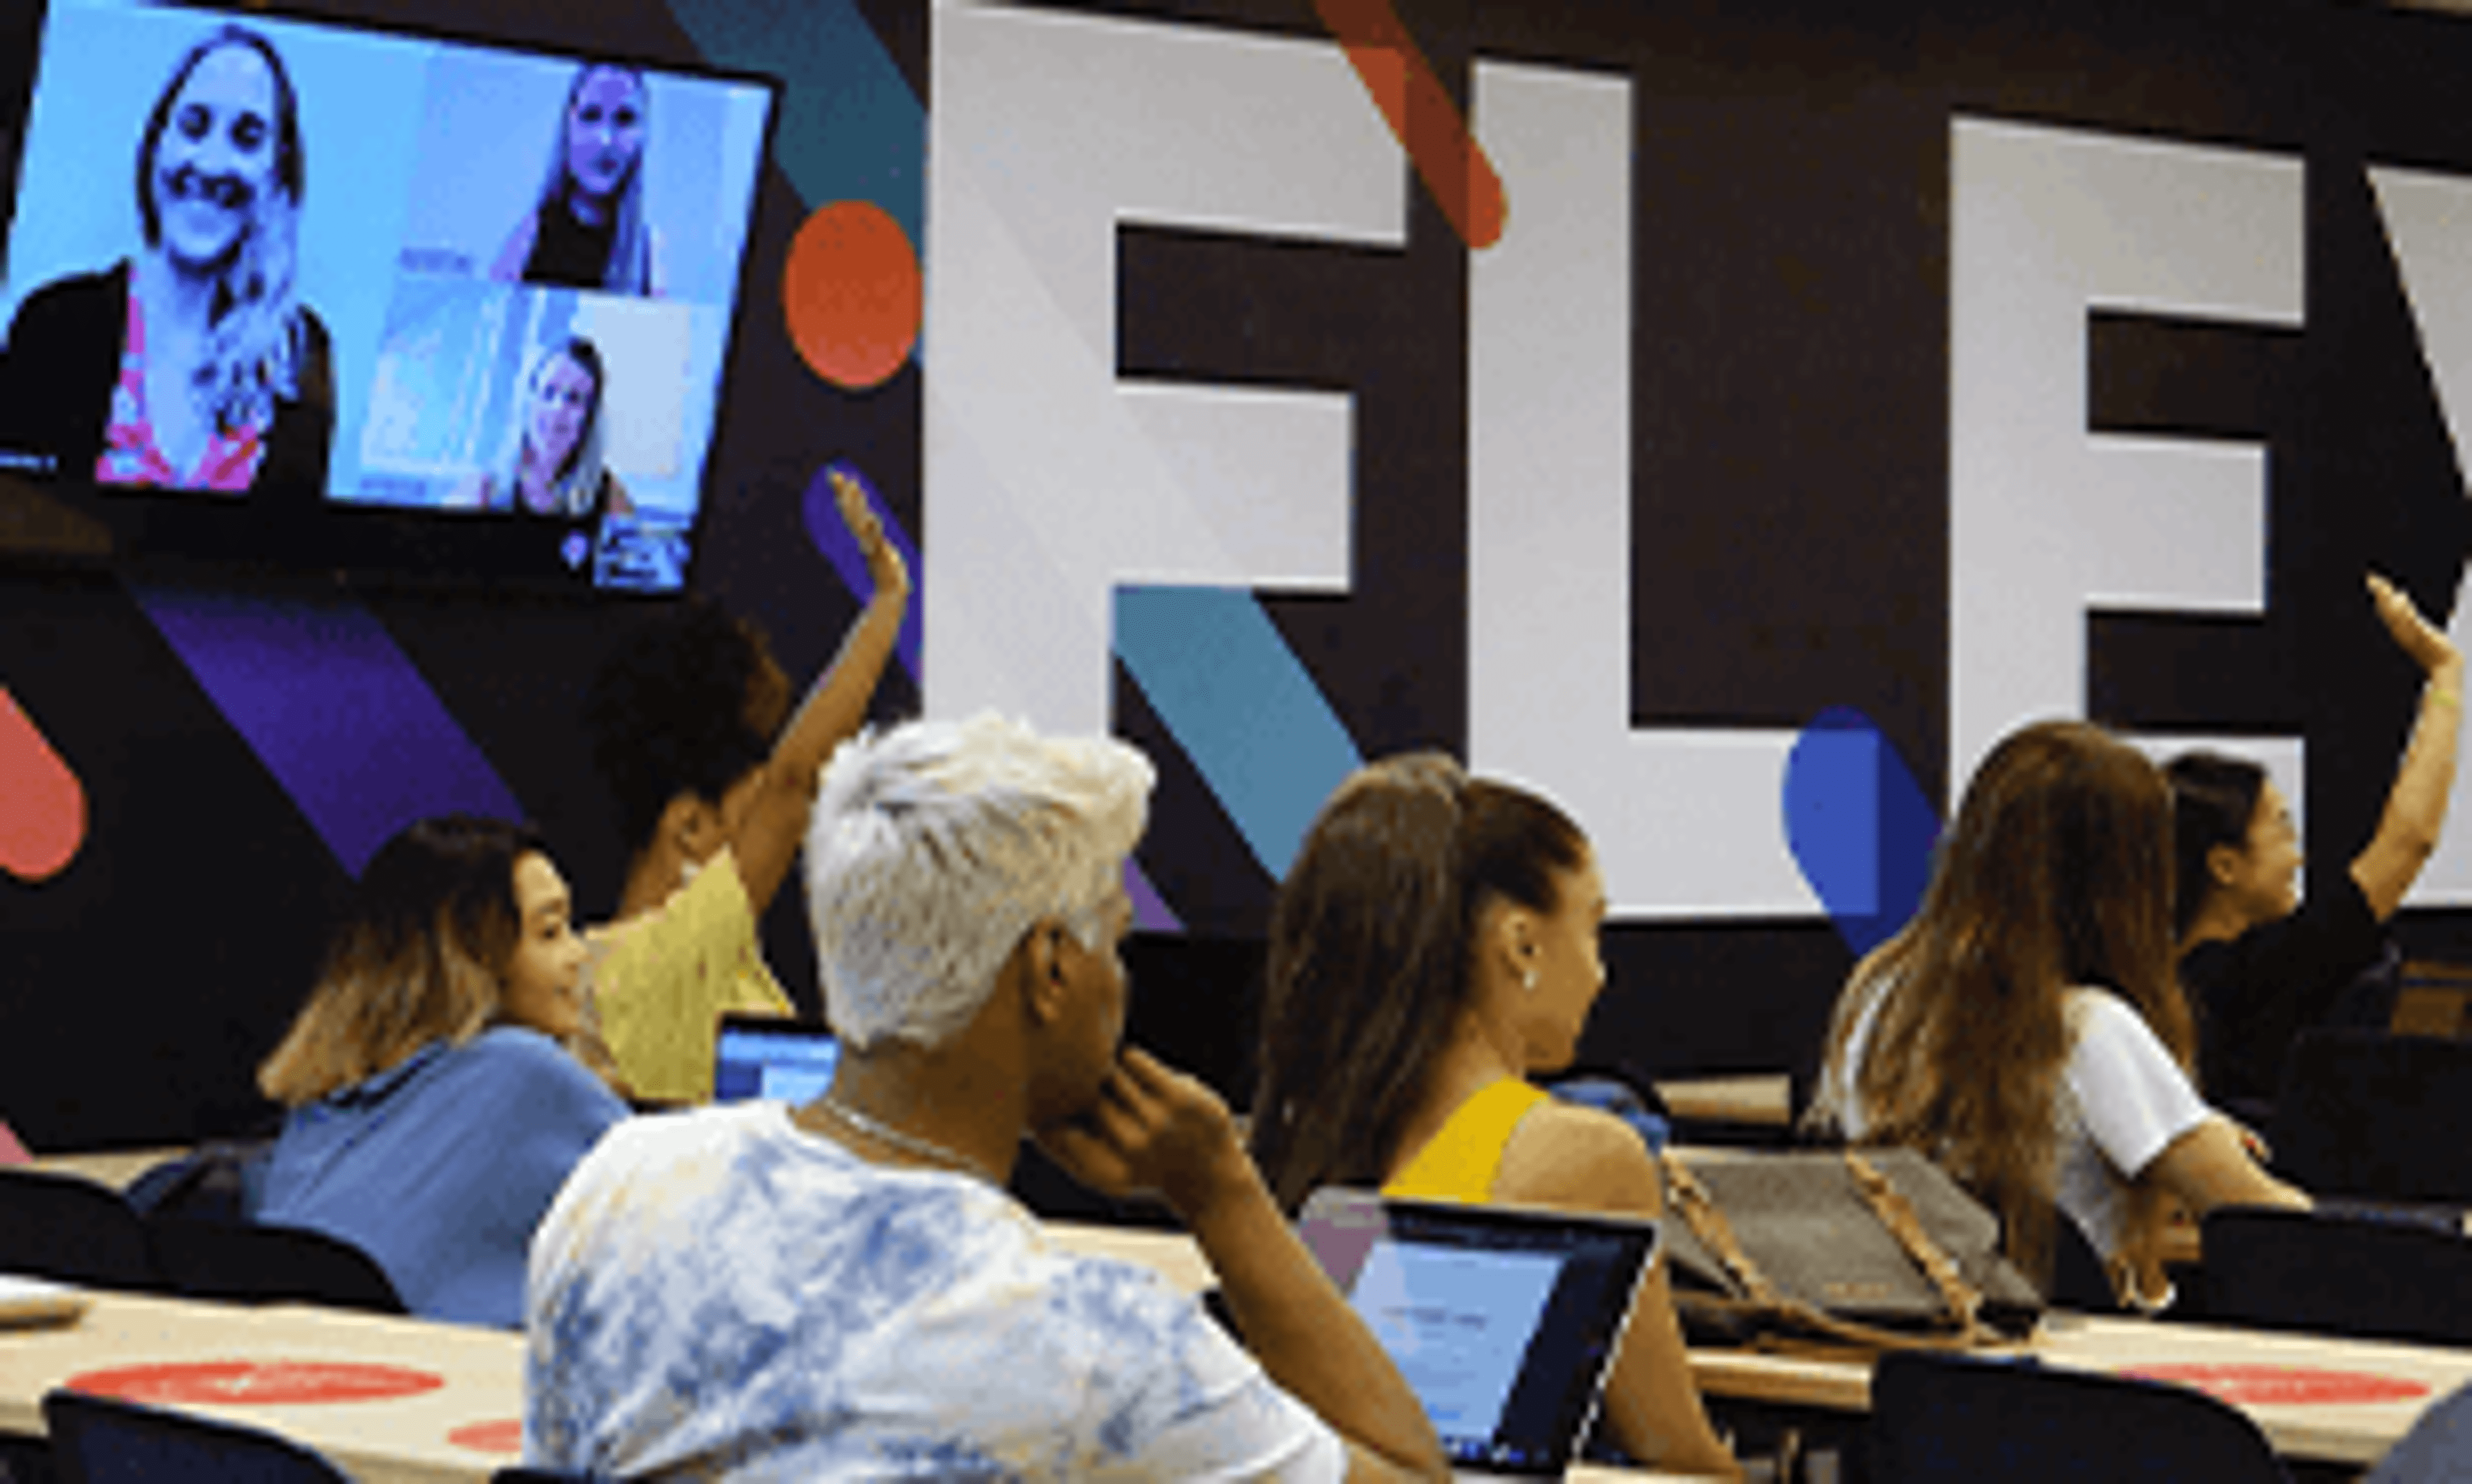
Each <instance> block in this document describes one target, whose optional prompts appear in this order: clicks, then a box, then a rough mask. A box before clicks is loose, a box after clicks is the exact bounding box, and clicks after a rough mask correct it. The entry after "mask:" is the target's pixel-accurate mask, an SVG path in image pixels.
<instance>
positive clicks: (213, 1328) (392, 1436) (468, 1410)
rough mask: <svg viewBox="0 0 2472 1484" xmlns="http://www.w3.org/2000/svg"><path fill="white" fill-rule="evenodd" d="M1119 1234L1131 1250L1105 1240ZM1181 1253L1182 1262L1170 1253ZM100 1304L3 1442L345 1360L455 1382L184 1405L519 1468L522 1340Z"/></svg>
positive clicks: (22, 1388)
mask: <svg viewBox="0 0 2472 1484" xmlns="http://www.w3.org/2000/svg"><path fill="white" fill-rule="evenodd" d="M1089 1230H1090V1231H1092V1232H1102V1231H1103V1230H1104V1229H1098V1228H1092V1229H1089ZM1115 1236H1122V1237H1127V1238H1130V1240H1127V1241H1123V1242H1116V1241H1111V1240H1109V1239H1107V1238H1108V1237H1115ZM1179 1242H1180V1243H1181V1244H1182V1249H1183V1250H1182V1252H1181V1253H1177V1252H1174V1251H1171V1250H1170V1248H1171V1246H1172V1245H1173V1244H1175V1243H1179ZM1066 1245H1068V1246H1073V1247H1076V1248H1080V1249H1082V1250H1093V1251H1097V1250H1105V1251H1108V1252H1111V1253H1113V1254H1114V1255H1117V1256H1128V1255H1129V1254H1133V1253H1148V1254H1150V1255H1151V1256H1153V1257H1157V1258H1161V1259H1164V1260H1167V1261H1168V1262H1169V1263H1170V1264H1171V1267H1172V1273H1171V1276H1172V1277H1177V1278H1178V1279H1179V1281H1182V1280H1190V1279H1193V1278H1195V1277H1196V1276H1197V1275H1198V1277H1199V1279H1200V1283H1194V1284H1185V1285H1187V1286H1196V1287H1198V1286H1200V1284H1206V1283H1207V1282H1208V1281H1209V1269H1208V1267H1207V1265H1206V1264H1204V1263H1203V1262H1202V1261H1201V1260H1200V1255H1199V1254H1198V1253H1197V1252H1195V1250H1194V1248H1193V1244H1192V1243H1191V1242H1190V1241H1187V1240H1185V1239H1184V1238H1181V1237H1160V1235H1159V1234H1153V1233H1125V1234H1112V1233H1107V1234H1105V1235H1104V1236H1101V1237H1090V1238H1086V1239H1081V1240H1074V1241H1068V1242H1067V1243H1066ZM1134 1260H1138V1259H1134ZM90 1297H91V1298H92V1300H93V1307H91V1308H89V1309H88V1310H87V1311H86V1313H85V1316H84V1317H83V1319H82V1320H80V1321H79V1322H78V1323H77V1324H75V1325H68V1326H60V1327H56V1328H49V1329H29V1330H0V1432H10V1433H17V1434H19V1435H22V1436H27V1437H40V1436H41V1435H42V1433H43V1417H42V1399H43V1394H44V1393H45V1392H47V1391H50V1390H52V1389H53V1388H54V1387H57V1386H59V1385H61V1384H62V1383H64V1382H65V1381H67V1380H68V1378H71V1377H73V1376H77V1375H81V1374H83V1373H85V1372H89V1371H96V1370H102V1369H107V1368H116V1367H121V1366H131V1365H144V1364H149V1363H160V1362H174V1363H178V1362H181V1361H210V1360H235V1359H257V1360H272V1359H283V1360H292V1361H311V1362H329V1363H331V1362H338V1361H344V1362H359V1363H362V1364H374V1365H385V1366H394V1367H405V1368H410V1369H415V1370H420V1371H427V1372H431V1373H433V1374H435V1375H436V1376H438V1377H439V1378H441V1379H442V1380H443V1382H444V1384H443V1385H440V1386H439V1387H437V1388H436V1389H434V1390H430V1391H426V1392H421V1393H418V1394H416V1395H413V1396H407V1397H394V1398H389V1399H386V1400H383V1401H367V1402H320V1403H295V1404H290V1405H267V1404H259V1403H246V1404H243V1403H235V1404H230V1405H221V1404H218V1405H199V1404H193V1403H182V1404H181V1405H180V1410H183V1411H193V1412H198V1413H201V1414H202V1415H205V1416H208V1417H218V1418H223V1419H225V1420H226V1421H230V1422H237V1423H244V1424H247V1425H250V1426H255V1427H262V1428H265V1429H267V1430H269V1431H272V1432H277V1433H281V1434H282V1435H284V1436H285V1437H288V1438H292V1439H294V1440H295V1441H297V1442H300V1443H305V1444H307V1445H308V1446H310V1447H312V1448H315V1449H318V1450H319V1451H320V1452H321V1453H323V1454H325V1455H326V1456H327V1457H328V1458H330V1459H333V1460H334V1461H335V1462H336V1463H337V1464H339V1465H341V1466H342V1467H343V1468H344V1469H345V1471H346V1472H349V1473H350V1474H351V1475H352V1476H353V1477H354V1478H355V1479H358V1480H361V1481H363V1484H487V1479H488V1477H489V1475H490V1473H491V1472H494V1471H495V1470H497V1469H499V1468H501V1467H503V1466H505V1465H507V1464H511V1463H513V1462H515V1461H516V1456H517V1455H516V1453H515V1451H514V1443H515V1434H514V1425H515V1424H516V1422H517V1420H518V1419H519V1418H520V1417H521V1415H522V1411H523V1361H524V1338H523V1336H522V1335H520V1334H516V1333H513V1332H511V1331H501V1330H486V1329H479V1328H474V1327H471V1326H465V1325H447V1324H434V1323H430V1322H427V1321H424V1320H417V1319H401V1318H392V1317H388V1316H383V1315H376V1314H354V1313H344V1312H341V1311H338V1310H332V1309H323V1308H318V1307H310V1306H303V1305H280V1306H273V1307H265V1308H244V1307H232V1306H228V1305H222V1304H205V1303H199V1302H195V1301H191V1300H185V1299H165V1298H155V1297H152V1296H149V1295H143V1294H131V1293H111V1292H104V1291H95V1292H92V1293H91V1294H90ZM476 1426H478V1427H481V1428H483V1429H485V1432H486V1431H494V1432H495V1433H496V1436H495V1437H484V1438H482V1439H479V1440H476V1442H474V1443H468V1444H467V1443H458V1442H456V1441H455V1435H456V1434H457V1433H459V1432H461V1431H462V1430H463V1429H466V1428H472V1427H476ZM1569 1477H1570V1478H1572V1479H1574V1480H1579V1481H1581V1484H1644V1481H1655V1480H1678V1479H1686V1478H1691V1477H1696V1476H1695V1475H1689V1474H1677V1473H1665V1472H1640V1471H1632V1470H1622V1469H1601V1468H1595V1467H1575V1468H1574V1469H1573V1470H1572V1471H1571V1472H1570V1475H1569Z"/></svg>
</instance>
